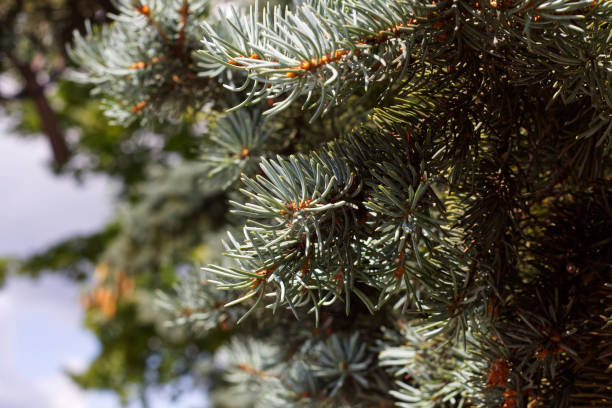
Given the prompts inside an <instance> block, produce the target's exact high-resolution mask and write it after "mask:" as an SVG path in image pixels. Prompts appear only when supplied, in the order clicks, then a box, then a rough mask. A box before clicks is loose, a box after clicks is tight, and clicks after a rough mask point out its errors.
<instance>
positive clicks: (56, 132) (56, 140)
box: [11, 56, 70, 165]
mask: <svg viewBox="0 0 612 408" xmlns="http://www.w3.org/2000/svg"><path fill="white" fill-rule="evenodd" d="M11 60H12V61H13V64H14V65H15V68H17V70H18V71H19V73H20V74H21V76H22V77H23V79H24V81H25V88H26V93H27V95H28V96H29V97H30V98H32V100H33V101H34V105H35V106H36V110H37V111H38V116H39V117H40V121H41V124H42V130H43V132H44V133H45V135H46V136H47V139H48V140H49V144H50V145H51V150H52V152H53V159H54V160H55V163H57V164H58V165H62V164H64V163H66V162H67V161H68V159H69V157H70V152H69V150H68V146H67V145H66V140H65V139H64V135H63V134H62V132H61V130H60V127H59V123H58V121H57V116H56V115H55V112H54V111H53V109H52V108H51V105H50V104H49V100H48V99H47V97H46V96H45V89H44V87H43V86H41V85H40V84H39V83H38V80H37V79H36V72H35V71H34V70H33V69H32V68H31V67H30V65H29V64H27V63H26V64H23V63H21V62H20V61H18V60H17V59H16V58H15V57H14V56H11Z"/></svg>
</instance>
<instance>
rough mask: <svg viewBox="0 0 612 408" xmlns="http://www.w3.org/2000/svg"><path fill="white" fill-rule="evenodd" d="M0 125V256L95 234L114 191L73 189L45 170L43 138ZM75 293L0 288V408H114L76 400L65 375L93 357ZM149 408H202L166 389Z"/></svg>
mask: <svg viewBox="0 0 612 408" xmlns="http://www.w3.org/2000/svg"><path fill="white" fill-rule="evenodd" d="M7 126H8V125H7V121H6V119H2V118H0V191H2V197H1V199H0V256H3V255H4V256H6V255H12V256H25V255H28V254H32V253H35V252H37V251H40V250H42V249H44V248H46V247H47V246H49V245H51V244H53V243H56V242H58V241H61V240H63V239H65V238H68V237H71V236H74V235H76V234H86V233H89V232H93V231H96V230H97V229H99V228H100V227H101V226H103V225H105V223H106V222H107V221H108V220H109V219H110V218H111V216H112V211H113V196H114V192H115V191H117V186H116V185H115V184H114V183H113V181H112V180H110V179H108V178H105V177H102V176H96V177H90V178H88V179H86V180H85V182H84V183H77V182H76V181H75V180H74V179H73V178H72V177H69V176H62V177H58V176H55V175H53V174H52V172H51V171H50V170H49V167H48V163H49V160H50V149H49V147H48V146H47V142H46V140H45V139H44V138H32V139H24V138H18V137H16V136H14V135H10V134H8V132H7ZM79 293H80V288H79V287H78V286H77V285H76V284H75V283H73V282H71V281H69V280H67V279H65V278H63V277H61V276H58V275H54V274H48V275H43V276H42V277H41V278H39V279H37V280H32V279H29V278H23V277H18V278H9V279H8V280H7V282H6V284H5V286H4V287H2V288H0V407H1V408H118V407H119V406H120V404H119V400H118V398H117V397H116V396H115V395H114V394H112V393H110V392H92V391H87V392H84V391H83V390H81V389H80V388H79V387H78V386H77V385H75V384H74V383H73V382H72V381H71V380H70V378H69V377H68V376H67V375H66V370H70V371H79V370H82V369H84V368H85V367H87V365H88V363H89V362H90V361H91V360H93V359H94V358H95V356H96V355H97V354H98V352H99V344H98V342H97V339H96V338H95V336H94V335H93V334H92V333H90V332H89V331H87V330H85V329H84V328H83V327H82V325H81V322H82V319H83V310H82V309H81V307H80V306H79V303H78V297H79ZM150 400H151V402H152V404H151V405H152V406H151V408H170V407H171V408H195V407H198V408H204V407H206V406H207V404H206V400H205V397H204V396H203V395H202V393H200V392H191V393H187V394H186V395H184V396H183V397H182V398H180V399H179V400H178V401H171V400H170V390H169V389H159V390H154V391H153V392H152V394H151V395H150ZM129 408H137V405H136V404H134V405H132V406H130V407H129Z"/></svg>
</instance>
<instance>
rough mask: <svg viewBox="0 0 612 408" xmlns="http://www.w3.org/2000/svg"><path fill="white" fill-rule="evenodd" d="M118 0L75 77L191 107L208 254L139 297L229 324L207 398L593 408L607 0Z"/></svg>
mask: <svg viewBox="0 0 612 408" xmlns="http://www.w3.org/2000/svg"><path fill="white" fill-rule="evenodd" d="M119 6H120V7H119V10H120V14H119V15H117V16H114V17H113V19H114V20H115V21H114V23H112V24H111V26H110V27H103V28H102V29H95V30H93V29H88V33H87V35H86V36H85V37H82V36H80V35H78V34H77V35H76V36H75V44H74V48H73V49H72V51H71V52H72V55H73V56H74V59H75V61H76V62H77V63H78V64H79V65H80V67H81V71H80V72H79V73H78V74H77V77H78V78H79V79H80V80H83V81H85V82H89V83H92V84H94V85H95V91H96V92H98V93H100V94H102V95H103V96H104V97H105V98H106V101H107V114H108V115H109V116H110V117H111V118H114V119H115V120H116V121H119V122H121V123H124V124H129V123H132V122H133V121H135V120H139V121H140V123H142V124H143V125H145V124H151V123H156V127H157V129H159V128H160V127H161V128H163V124H164V122H165V121H167V120H173V121H175V120H178V119H179V118H181V117H182V118H188V119H189V120H194V118H195V120H203V118H205V119H206V120H208V121H209V125H210V126H209V127H208V130H207V131H206V132H205V135H204V136H205V137H204V138H203V140H202V143H203V149H202V152H203V153H202V159H203V160H202V176H203V177H208V179H207V180H206V181H205V183H208V185H209V187H208V188H205V189H203V190H205V191H206V194H210V189H211V188H212V187H210V186H215V187H214V188H216V189H218V190H223V191H226V193H227V194H228V195H229V196H230V204H231V207H232V208H233V209H232V214H233V216H232V217H233V219H234V220H235V222H233V223H232V226H231V227H230V226H228V228H230V230H231V231H230V232H229V233H228V238H227V240H226V242H225V244H224V245H225V251H226V254H225V255H226V257H225V258H224V260H223V261H221V262H218V263H217V264H213V265H209V266H207V267H206V268H203V270H202V271H199V272H195V271H194V272H193V273H192V275H191V276H190V277H188V278H186V279H185V280H184V281H183V282H182V283H181V284H180V285H178V286H177V289H176V293H174V294H161V295H160V296H159V306H160V313H168V314H169V315H170V316H174V318H171V321H170V322H169V324H174V325H187V326H190V327H192V328H197V329H198V333H199V335H202V336H207V335H210V334H211V333H212V332H214V331H215V330H221V331H226V332H227V333H228V337H232V339H231V341H228V342H227V343H226V344H225V345H224V346H222V347H221V348H220V349H218V350H217V351H216V353H215V357H214V358H215V359H216V360H217V364H216V365H215V367H218V370H220V372H221V373H220V374H221V376H220V377H221V378H223V381H220V382H218V383H217V382H215V383H213V388H212V392H213V396H214V397H215V398H217V401H222V402H219V404H220V405H221V404H222V406H245V407H287V406H295V407H321V406H329V407H344V406H346V407H349V406H350V407H358V406H362V407H372V406H393V405H396V406H401V407H472V406H473V407H504V408H518V407H529V408H533V407H612V373H611V372H610V367H612V341H611V339H612V331H611V330H612V320H611V319H612V306H611V305H612V303H611V301H612V280H611V279H610V277H611V276H612V275H611V274H610V272H611V271H612V240H611V238H610V231H612V207H611V206H612V165H611V162H612V149H611V148H612V121H611V119H612V83H611V81H612V60H611V56H610V52H611V47H610V43H611V40H612V26H611V18H612V2H609V1H604V0H588V1H586V0H585V1H570V0H556V1H548V0H535V1H534V0H529V1H518V0H493V1H489V0H477V1H474V0H470V1H461V0H455V1H450V0H448V1H444V0H443V1H425V0H369V1H360V0H305V1H301V2H295V4H290V5H286V4H285V5H265V6H262V7H261V8H260V7H259V5H257V4H255V5H250V6H245V7H239V8H238V9H235V8H230V9H229V11H228V9H226V11H225V14H224V15H223V16H222V18H221V19H218V18H215V16H216V15H217V13H216V11H215V10H211V9H210V5H209V4H208V3H207V2H206V1H201V0H200V1H195V0H181V1H178V0H151V2H150V3H143V2H133V1H127V0H126V1H122V2H120V4H119ZM175 76H176V78H178V80H176V79H175ZM213 102H214V104H212V103H213ZM211 106H212V107H211ZM230 107H231V108H232V109H230V111H229V112H228V111H227V110H226V109H227V108H230ZM262 112H263V113H262ZM262 115H265V120H264V118H263V117H262ZM349 118H358V119H359V122H360V123H359V125H358V126H354V124H353V123H354V121H353V120H349ZM211 239H213V238H211ZM209 242H210V241H209ZM228 393H229V394H228ZM224 395H225V396H227V395H232V399H231V400H228V399H227V397H226V398H225V399H224V397H223V396H224Z"/></svg>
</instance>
